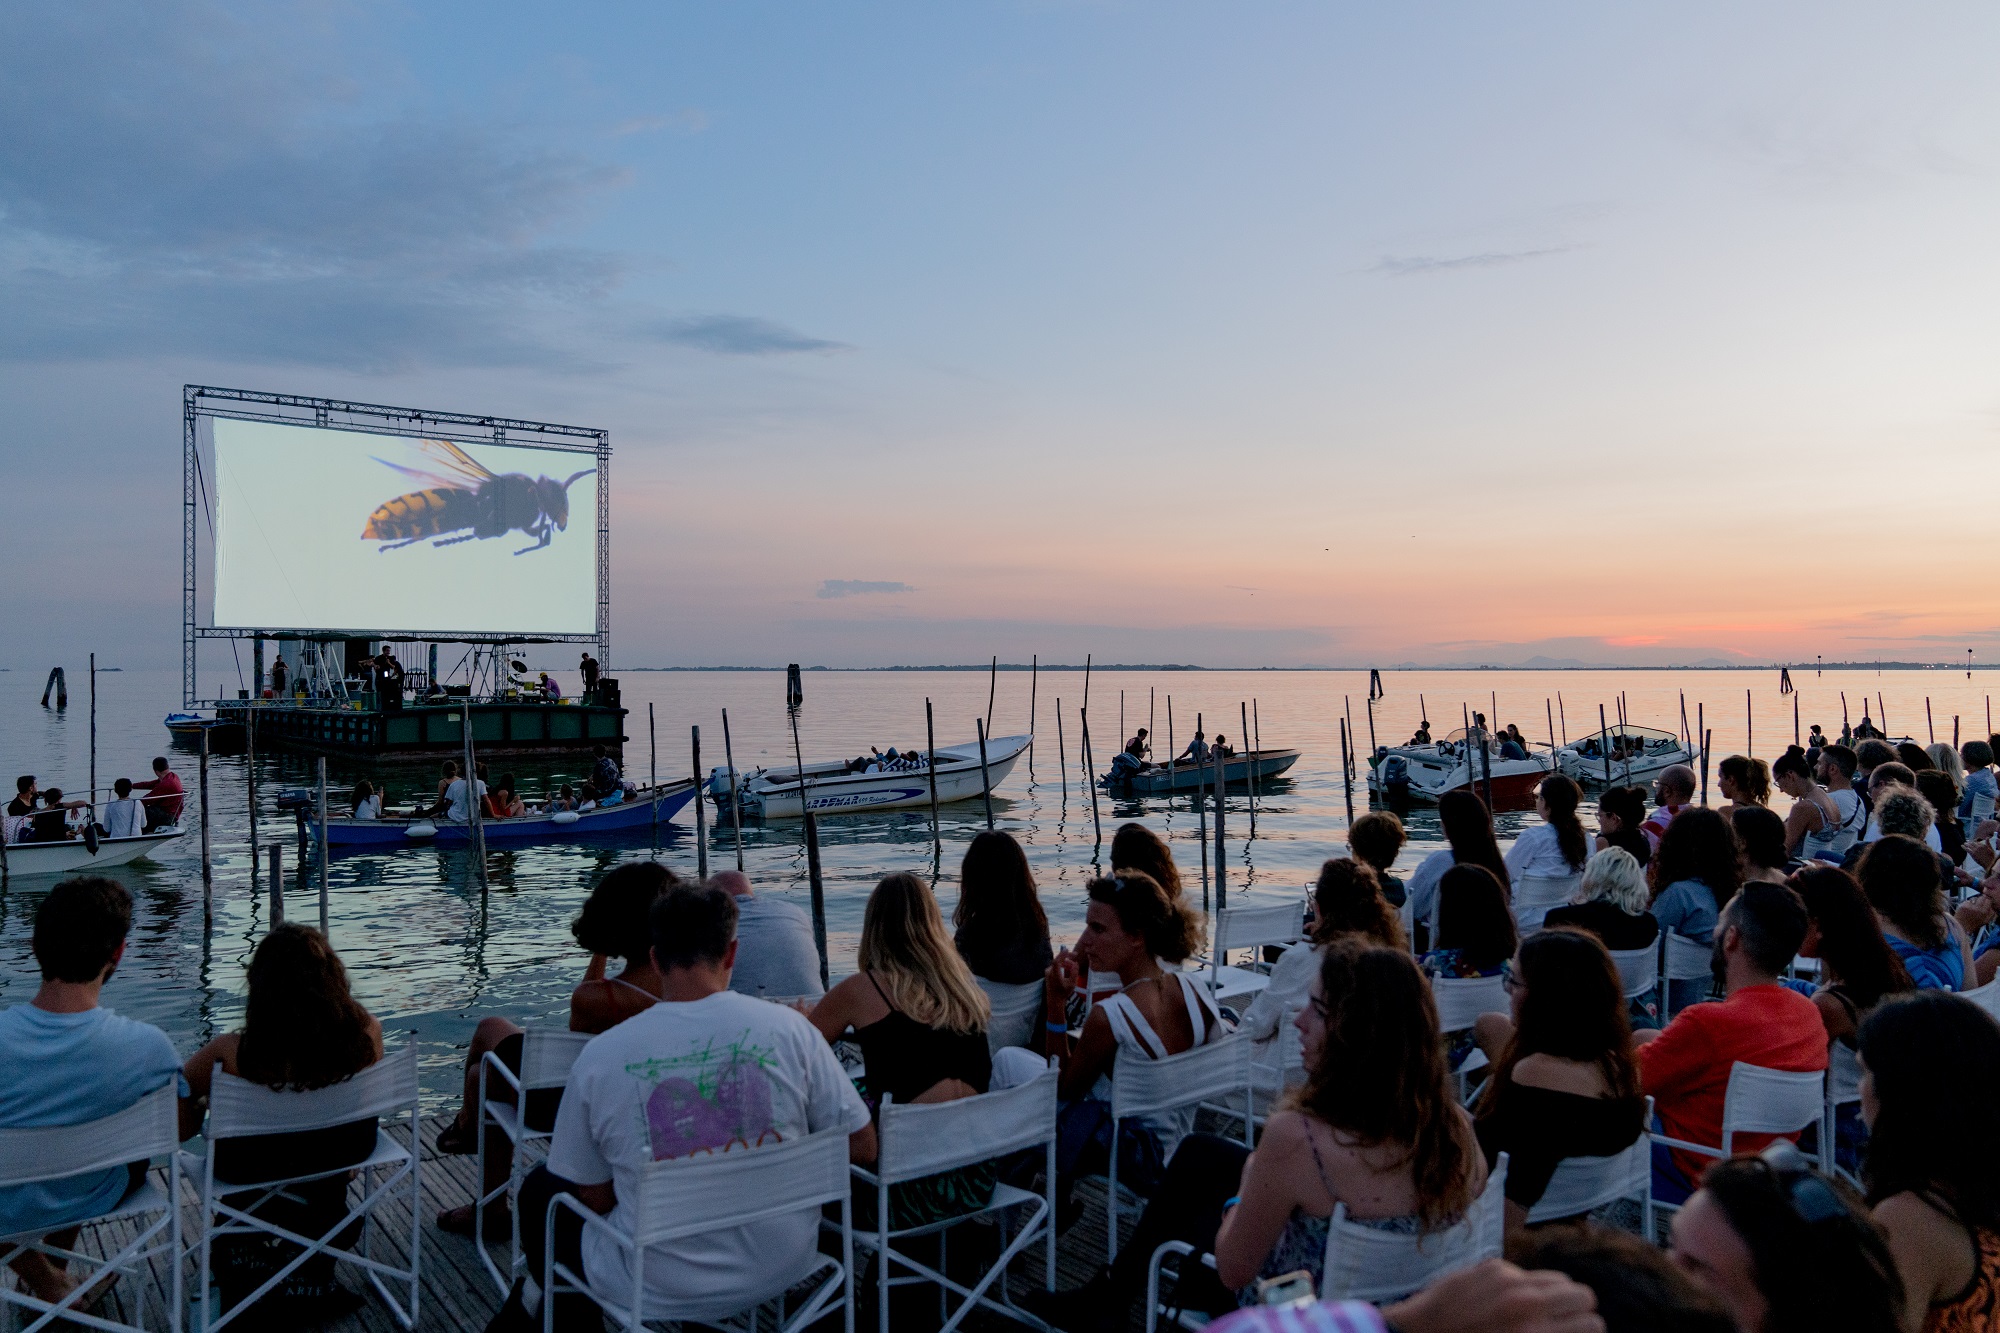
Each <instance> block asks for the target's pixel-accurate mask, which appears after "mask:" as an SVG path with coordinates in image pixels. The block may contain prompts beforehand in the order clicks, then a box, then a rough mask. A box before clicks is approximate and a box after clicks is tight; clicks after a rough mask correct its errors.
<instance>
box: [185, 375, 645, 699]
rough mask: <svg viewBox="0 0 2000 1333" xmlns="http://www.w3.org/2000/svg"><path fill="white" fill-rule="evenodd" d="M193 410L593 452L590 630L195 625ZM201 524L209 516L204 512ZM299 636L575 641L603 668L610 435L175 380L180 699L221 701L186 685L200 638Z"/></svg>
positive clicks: (607, 634) (196, 425) (607, 635)
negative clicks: (594, 491)
mask: <svg viewBox="0 0 2000 1333" xmlns="http://www.w3.org/2000/svg"><path fill="white" fill-rule="evenodd" d="M203 417H209V418H215V417H228V418H232V419H235V420H239V421H264V422H272V423H277V424H281V425H293V426H318V427H321V428H323V429H328V430H354V431H365V432H368V433H371V434H377V435H407V436H412V437H422V438H431V439H446V440H454V441H464V442H467V443H472V444H489V443H490V444H501V445H507V444H512V445H528V446H531V447H534V448H538V449H556V450H562V451H566V452H570V453H585V454H590V455H593V456H594V458H595V461H596V465H597V607H596V628H595V629H594V631H593V632H592V633H589V634H520V633H491V634H489V633H468V632H464V631H451V630H439V631H437V632H434V633H433V632H425V633H419V634H412V633H410V632H407V631H401V630H382V629H380V628H379V627H373V626H366V625H350V626H299V625H272V626H260V627H258V628H256V629H247V628H246V629H239V628H229V629H220V628H217V627H215V626H213V625H203V624H201V623H200V609H199V602H200V586H199V583H200V580H199V576H198V570H199V566H198V560H197V556H198V551H199V533H198V528H199V526H200V515H199V514H198V513H197V510H199V509H201V508H203V507H204V506H205V504H206V502H207V497H208V493H209V492H208V487H207V486H206V484H205V479H204V476H203V472H202V467H201V433H200V423H201V419H202V418H203ZM210 523H211V525H212V524H213V519H212V518H211V520H210ZM260 634H261V635H263V636H264V637H266V638H272V639H306V640H314V641H319V642H322V643H331V642H333V641H336V640H340V639H385V640H400V641H407V640H411V639H419V640H429V641H431V642H432V643H433V644H436V643H468V644H489V645H493V646H494V647H495V648H496V649H500V648H503V647H504V645H507V644H517V643H583V644H589V645H592V646H593V647H594V648H595V650H596V653H597V659H598V662H599V664H600V666H601V668H602V669H603V670H606V671H609V670H610V668H611V433H610V432H609V431H605V430H597V429H593V428H589V427H583V426H561V425H556V424H554V423H552V422H546V421H527V420H521V419H516V418H512V417H497V416H480V415H472V414H468V413H462V412H429V411H423V410H421V409H417V408H408V407H389V406H384V405H382V404H380V403H358V402H349V401H347V400H344V399H338V398H314V397H309V396H304V395H299V394H282V393H259V392H255V391H252V390H247V389H224V388H216V387H212V386H208V385H198V384H186V385H182V386H181V701H182V706H183V707H187V708H194V707H198V706H201V705H203V704H205V703H214V704H219V703H222V702H225V701H224V700H221V699H216V700H204V699H202V698H201V697H200V693H201V692H200V690H199V689H198V688H197V686H196V683H195V675H196V671H197V668H198V665H199V664H198V663H197V661H196V652H195V648H196V645H197V644H198V643H199V642H200V641H201V640H202V639H253V638H255V637H256V636H258V635H260Z"/></svg>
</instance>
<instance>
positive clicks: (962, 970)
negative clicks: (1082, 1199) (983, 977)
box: [806, 874, 995, 1229]
mask: <svg viewBox="0 0 2000 1333" xmlns="http://www.w3.org/2000/svg"><path fill="white" fill-rule="evenodd" d="M855 962H856V963H857V964H858V969H859V970H857V971H856V972H855V973H854V975H853V976H851V977H848V978H846V979H845V980H843V981H842V982H841V983H840V984H839V985H837V986H835V987H834V988H833V989H832V990H830V991H828V992H827V993H826V996H825V998H824V999H822V1000H820V1002H819V1003H818V1004H816V1005H815V1006H813V1010H812V1012H811V1013H810V1014H808V1015H806V1017H807V1018H808V1019H810V1020H811V1022H812V1025H813V1026H814V1027H816V1028H818V1029H819V1031H820V1034H821V1035H822V1036H824V1037H825V1038H826V1039H827V1041H829V1042H835V1041H839V1040H840V1039H841V1038H842V1037H843V1036H846V1035H847V1034H848V1033H849V1032H850V1031H851V1032H852V1033H853V1035H854V1041H855V1044H856V1045H858V1046H860V1047H861V1061H862V1065H863V1067H864V1072H863V1074H862V1089H861V1095H862V1097H863V1099H864V1100H866V1101H867V1103H868V1106H869V1110H870V1111H871V1112H874V1113H875V1114H877V1115H879V1114H880V1113H881V1107H882V1102H883V1099H884V1098H893V1099H894V1100H895V1102H896V1104H897V1105H899V1106H907V1105H910V1104H911V1103H916V1102H922V1103H930V1102H951V1101H957V1100H958V1099H959V1098H961V1097H972V1096H977V1095H978V1094H979V1093H982V1092H985V1091H986V1090H987V1088H988V1086H989V1085H990V1083H991V1080H992V1077H993V1057H992V1053H991V1052H990V1051H989V1050H988V1048H987V1045H986V1020H987V1015H988V1010H987V1005H986V993H985V992H984V991H982V990H980V989H979V983H978V982H976V981H974V980H973V979H972V969H971V968H969V967H967V966H966V965H965V960H964V959H963V958H961V957H959V955H958V950H957V949H956V948H954V947H953V946H952V942H951V935H950V933H949V932H948V931H946V929H945V925H944V914H943V913H942V912H940V911H939V910H938V905H937V899H936V898H935V897H933V896H932V895H931V891H930V889H929V887H928V886H926V885H925V884H924V882H923V880H921V879H919V878H917V877H916V876H915V875H911V874H895V875H890V876H887V877H886V878H884V879H883V880H882V882H881V883H879V884H877V885H876V886H875V892H874V893H872V894H870V895H869V896H868V910H867V912H866V913H865V914H864V915H863V916H862V918H861V948H860V950H859V951H858V953H857V954H856V957H855ZM994 1179H995V1172H994V1168H993V1166H992V1165H991V1164H990V1163H987V1164H982V1165H979V1166H972V1167H965V1168H962V1169H960V1170H956V1171H947V1172H944V1173H942V1174H940V1175H935V1176H924V1177H923V1178H921V1179H918V1180H912V1181H908V1182H906V1183H904V1184H901V1185H897V1186H895V1187H894V1188H893V1189H892V1190H891V1191H890V1194H889V1212H890V1225H891V1226H892V1227H895V1228H897V1229H901V1228H904V1227H912V1226H922V1225H924V1224H925V1223H928V1222H935V1221H938V1220H939V1219H941V1218H945V1217H950V1216H953V1215H955V1214H958V1213H962V1212H967V1211H969V1210H971V1209H973V1208H977V1207H982V1206H984V1204H985V1203H986V1202H987V1200H989V1199H991V1198H992V1197H993V1182H994ZM854 1204H855V1209H856V1218H855V1221H856V1224H857V1225H869V1226H872V1225H873V1218H874V1214H875V1192H874V1191H873V1190H872V1189H866V1188H860V1187H857V1188H856V1190H855V1194H854Z"/></svg>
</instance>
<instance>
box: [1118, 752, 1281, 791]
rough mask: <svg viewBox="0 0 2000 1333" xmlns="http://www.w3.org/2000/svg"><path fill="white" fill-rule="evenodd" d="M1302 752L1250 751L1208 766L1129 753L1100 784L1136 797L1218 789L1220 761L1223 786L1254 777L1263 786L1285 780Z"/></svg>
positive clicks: (1244, 783)
mask: <svg viewBox="0 0 2000 1333" xmlns="http://www.w3.org/2000/svg"><path fill="white" fill-rule="evenodd" d="M1301 753H1302V752H1301V751H1299V750H1279V749H1270V750H1246V751H1244V752H1243V753H1241V754H1229V755H1225V756H1224V757H1223V758H1222V759H1221V760H1220V761H1218V760H1216V759H1215V758H1213V757H1210V758H1209V759H1208V761H1207V762H1205V763H1195V762H1193V761H1191V760H1188V761H1183V760H1175V761H1174V762H1172V763H1170V764H1157V763H1153V764H1149V763H1146V762H1145V761H1144V760H1140V759H1137V758H1135V757H1134V756H1133V755H1132V754H1131V753H1130V752H1129V751H1127V752H1124V753H1120V754H1118V755H1116V756H1115V757H1114V758H1113V759H1112V762H1111V771H1110V772H1109V773H1106V774H1104V776H1103V777H1101V778H1100V779H1098V782H1099V785H1101V786H1102V787H1103V788H1104V789H1105V790H1106V791H1108V792H1115V793H1129V794H1131V795H1135V796H1157V795H1162V794H1164V793H1167V792H1177V791H1207V790H1209V789H1211V788H1213V787H1214V786H1215V766H1216V764H1217V763H1218V762H1220V763H1221V765H1222V782H1223V785H1224V786H1226V787H1243V786H1247V785H1249V783H1250V781H1251V779H1252V778H1253V777H1254V778H1255V779H1256V780H1257V781H1258V782H1260V783H1262V782H1268V781H1270V780H1272V779H1273V778H1278V777H1282V776H1283V775H1284V774H1285V773H1286V772H1287V771H1288V770H1289V769H1290V768H1291V767H1292V765H1293V764H1296V763H1298V762H1299V755H1300V754H1301Z"/></svg>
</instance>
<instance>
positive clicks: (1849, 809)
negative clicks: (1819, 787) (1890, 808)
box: [1799, 789, 1868, 860]
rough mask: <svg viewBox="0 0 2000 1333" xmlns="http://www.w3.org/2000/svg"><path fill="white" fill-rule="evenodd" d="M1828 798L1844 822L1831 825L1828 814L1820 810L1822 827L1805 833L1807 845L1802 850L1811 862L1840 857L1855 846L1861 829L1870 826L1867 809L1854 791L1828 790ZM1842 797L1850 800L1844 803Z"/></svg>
mask: <svg viewBox="0 0 2000 1333" xmlns="http://www.w3.org/2000/svg"><path fill="white" fill-rule="evenodd" d="M1827 795H1828V796H1829V797H1831V798H1832V800H1833V808H1834V809H1836V810H1838V811H1839V812H1840V816H1841V820H1840V823H1838V824H1834V825H1828V823H1827V822H1826V812H1825V811H1824V810H1821V811H1820V816H1819V818H1820V826H1819V827H1818V828H1816V829H1814V830H1813V831H1812V832H1811V833H1808V834H1806V838H1805V844H1804V846H1802V847H1801V848H1800V849H1799V850H1800V851H1801V852H1802V853H1803V854H1804V855H1805V857H1806V858H1807V859H1808V860H1818V859H1823V858H1824V857H1827V856H1833V857H1838V856H1839V855H1840V854H1841V853H1843V852H1845V851H1846V850H1847V849H1848V848H1849V847H1852V846H1853V845H1854V840H1855V838H1857V837H1859V836H1860V833H1861V829H1862V827H1863V826H1864V825H1865V824H1866V823H1867V819H1868V816H1867V814H1866V807H1865V806H1863V805H1862V803H1861V797H1860V796H1859V794H1857V793H1856V792H1854V791H1853V790H1852V789H1850V790H1848V791H1845V792H1841V791H1829V792H1827ZM1842 796H1845V797H1846V798H1847V799H1846V800H1844V801H1843V800H1841V799H1840V798H1841V797H1842ZM1814 808H1815V809H1817V808H1818V807H1817V806H1815V807H1814Z"/></svg>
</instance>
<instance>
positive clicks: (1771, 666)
mask: <svg viewBox="0 0 2000 1333" xmlns="http://www.w3.org/2000/svg"><path fill="white" fill-rule="evenodd" d="M1994 666H1995V664H1993V663H1988V662H1976V663H1974V664H1973V665H1972V666H1970V667H1967V665H1966V664H1965V663H1963V662H1768V663H1767V662H1737V663H1730V664H1727V665H1723V664H1718V663H1708V664H1703V665H1682V666H1669V665H1653V666H1632V665H1629V664H1628V665H1618V664H1615V663H1597V664H1587V663H1564V664H1562V665H1560V666H1550V665H1537V666H1504V665H1500V664H1497V663H1495V664H1484V663H1482V664H1480V665H1478V666H1466V665H1462V664H1459V665H1438V666H1417V665H1413V664H1411V663H1408V662H1403V663H1399V664H1397V665H1395V666H1385V667H1365V666H1296V667H1281V666H1262V667H1208V666H1195V665H1192V664H1189V663H1184V662H1106V663H1104V664H1103V665H1101V666H1100V665H1098V664H1096V663H1092V664H1091V665H1090V669H1091V670H1093V671H1267V672H1269V671H1299V672H1321V673H1324V672H1336V671H1370V670H1373V671H1394V672H1399V673H1400V672H1411V671H1548V672H1558V671H1793V672H1799V673H1804V672H1809V671H1876V672H1881V671H1966V670H1972V671H1990V670H1993V669H1994ZM103 669H104V668H102V667H99V668H98V670H100V671H102V670H103ZM616 669H617V670H618V671H689V672H721V671H751V672H765V671H783V670H785V667H784V666H782V665H781V666H621V667H618V668H616ZM1039 669H1040V666H1039V664H1030V663H1027V662H1002V663H1000V664H999V665H998V666H997V667H996V666H995V665H994V664H993V663H990V662H978V663H973V664H969V665H964V666H947V665H943V664H939V665H936V666H870V667H830V666H809V667H801V668H800V670H802V671H845V672H893V671H994V670H999V671H1036V670H1039ZM1049 670H1051V671H1082V670H1084V664H1083V663H1081V662H1051V663H1049Z"/></svg>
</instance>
